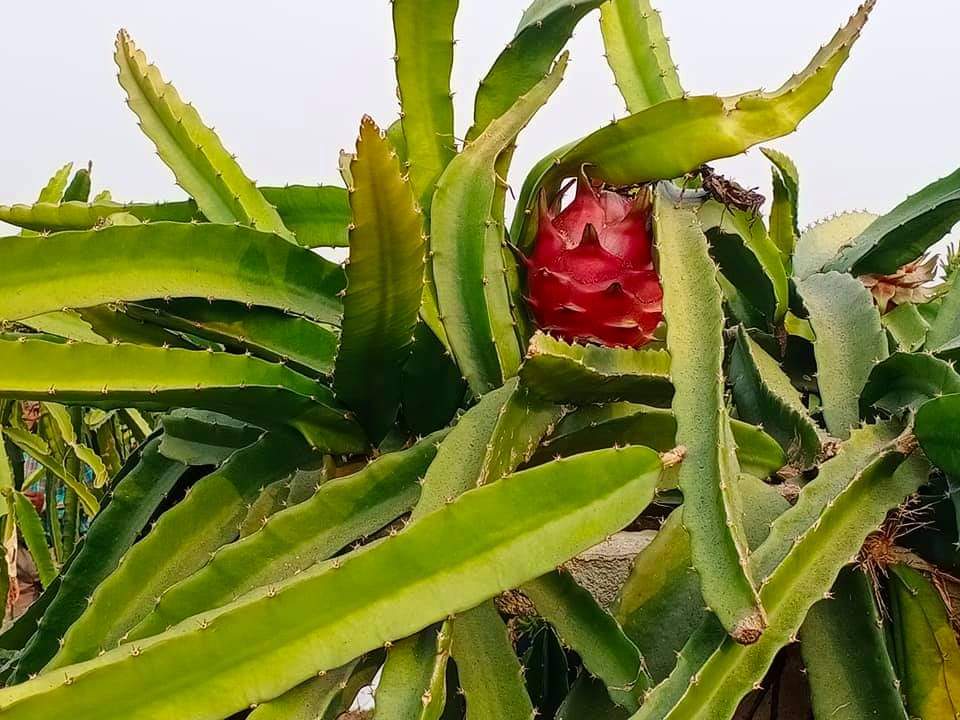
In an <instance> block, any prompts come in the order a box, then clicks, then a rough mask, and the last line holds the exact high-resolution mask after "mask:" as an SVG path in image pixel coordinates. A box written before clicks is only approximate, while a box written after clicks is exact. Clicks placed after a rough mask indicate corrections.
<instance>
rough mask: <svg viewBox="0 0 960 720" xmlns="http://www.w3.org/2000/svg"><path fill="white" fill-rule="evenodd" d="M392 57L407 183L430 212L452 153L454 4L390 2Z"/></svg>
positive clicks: (443, 1)
mask: <svg viewBox="0 0 960 720" xmlns="http://www.w3.org/2000/svg"><path fill="white" fill-rule="evenodd" d="M392 5H393V30H394V36H395V38H396V53H395V54H394V56H393V59H394V62H395V64H396V71H397V86H398V95H399V96H400V110H401V113H400V122H401V125H402V127H403V137H404V140H405V145H406V147H405V150H406V162H407V166H408V167H409V168H410V180H411V182H412V183H413V188H414V191H415V193H416V195H417V197H418V199H419V200H420V204H421V205H422V206H423V207H424V208H427V209H429V207H430V198H431V196H432V195H433V189H434V187H435V186H436V183H437V180H438V179H439V178H440V175H441V174H442V173H443V171H444V169H445V168H446V167H447V164H448V163H449V162H450V161H451V160H452V159H453V157H454V156H455V155H456V154H457V145H456V141H455V140H454V129H453V93H451V92H450V74H451V72H452V70H453V44H454V40H453V24H454V20H455V19H456V16H457V8H458V6H459V2H458V0H395V1H394V2H393V3H392Z"/></svg>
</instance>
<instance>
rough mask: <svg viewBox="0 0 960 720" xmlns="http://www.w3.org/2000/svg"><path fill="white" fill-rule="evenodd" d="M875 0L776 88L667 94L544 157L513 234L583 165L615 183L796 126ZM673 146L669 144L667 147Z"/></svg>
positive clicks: (737, 148)
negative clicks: (539, 198)
mask: <svg viewBox="0 0 960 720" xmlns="http://www.w3.org/2000/svg"><path fill="white" fill-rule="evenodd" d="M874 4H875V0H867V2H865V3H864V4H863V5H862V6H861V7H860V9H859V10H858V11H857V13H856V14H855V15H854V16H853V17H852V18H851V19H850V22H849V23H847V25H846V26H845V27H843V28H841V29H840V30H839V31H838V32H837V34H836V35H835V36H834V37H833V39H832V40H831V41H830V42H829V43H828V44H827V45H825V46H824V47H823V48H821V49H820V51H819V52H818V53H817V54H816V55H815V56H814V57H813V59H812V60H811V61H810V63H809V64H808V65H807V67H806V68H804V69H803V70H802V71H801V72H799V73H798V74H796V75H793V76H792V77H791V78H790V79H789V80H788V81H787V82H786V83H784V84H783V85H782V86H781V87H780V88H778V89H777V90H775V91H773V92H763V91H755V92H750V93H745V94H743V95H735V96H733V97H726V98H721V97H717V96H709V95H708V96H694V97H687V96H684V97H681V98H677V99H675V100H668V101H666V102H662V103H660V104H658V105H654V106H653V107H651V108H648V109H646V110H643V111H641V112H639V113H635V114H634V115H630V116H629V117H626V118H624V119H622V120H617V121H616V122H614V123H612V124H610V125H607V126H606V127H604V128H601V129H600V130H597V131H596V132H594V133H592V134H591V135H588V136H587V137H585V138H583V139H582V140H580V141H578V142H576V143H573V144H571V145H568V146H566V147H565V148H563V149H562V150H559V151H557V152H555V153H553V154H552V155H551V156H550V157H549V158H544V160H543V161H541V162H540V163H538V164H537V165H536V166H535V167H534V168H533V170H531V172H530V173H529V174H528V175H527V178H526V180H525V181H524V184H523V189H522V191H521V192H520V196H519V198H518V200H517V208H518V212H517V215H516V218H515V222H514V225H513V232H512V233H511V237H512V238H513V241H514V243H516V244H517V245H518V246H519V247H521V248H524V247H526V246H527V245H528V241H529V237H530V234H531V227H530V226H532V225H535V223H527V222H526V218H527V217H528V214H527V213H526V210H527V209H529V208H531V207H532V205H533V202H534V199H535V197H536V194H537V193H538V192H539V190H540V188H541V187H547V188H550V189H551V190H553V189H555V188H556V187H557V186H558V183H559V181H560V180H561V179H562V178H563V177H567V176H572V175H576V174H577V173H578V172H579V171H580V167H581V166H582V165H584V164H585V163H586V164H589V165H590V166H591V172H592V175H593V176H595V177H597V178H600V179H603V180H605V181H607V182H609V183H613V184H619V185H625V184H630V183H636V182H644V181H650V180H659V179H662V178H675V177H680V176H681V175H683V174H684V173H688V172H691V171H693V170H696V169H697V168H698V167H699V166H700V165H702V164H703V163H705V162H709V161H711V160H715V159H717V158H723V157H730V156H733V155H739V154H740V153H742V152H744V151H745V150H747V149H748V148H750V147H752V146H754V145H757V144H759V143H763V142H766V141H768V140H772V139H774V138H777V137H781V136H783V135H787V134H789V133H791V132H793V131H794V130H795V129H796V127H797V125H798V123H799V122H800V121H801V120H803V118H804V117H806V116H807V115H808V114H810V113H811V112H813V110H814V109H816V108H817V106H819V105H820V104H821V103H822V102H823V101H824V100H825V99H826V98H827V96H828V95H829V94H830V91H831V89H832V87H833V82H834V80H835V78H836V76H837V74H838V73H839V71H840V68H841V67H842V66H843V64H844V63H845V62H846V60H847V57H849V54H850V49H851V47H852V45H853V43H854V42H856V40H857V38H858V37H859V35H860V31H861V30H862V28H863V26H864V23H866V21H867V17H868V16H869V14H870V11H871V10H872V9H873V6H874ZM667 146H669V147H670V148H671V151H670V152H663V149H664V148H665V147H667Z"/></svg>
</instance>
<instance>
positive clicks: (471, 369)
mask: <svg viewBox="0 0 960 720" xmlns="http://www.w3.org/2000/svg"><path fill="white" fill-rule="evenodd" d="M566 64H567V58H566V56H565V55H564V56H561V57H560V59H558V60H557V62H556V64H555V65H554V67H553V69H552V70H551V72H550V74H548V75H547V76H546V77H544V78H543V79H542V80H541V81H540V82H539V83H537V85H536V86H534V87H533V88H532V89H531V90H530V92H528V93H527V94H525V95H524V96H523V97H522V98H520V99H518V100H517V102H516V103H515V104H514V105H513V106H512V107H511V108H510V110H508V111H507V112H506V113H505V114H503V115H502V116H500V117H499V118H497V119H496V120H494V121H493V122H491V123H490V125H489V126H488V127H487V128H486V130H484V132H483V133H482V134H481V135H480V136H479V137H478V138H477V139H476V140H474V141H473V142H472V143H471V144H470V145H469V146H468V147H467V148H466V149H464V151H463V152H462V153H461V154H460V155H458V156H457V157H456V158H455V159H454V160H453V161H452V162H451V163H450V165H449V166H448V168H447V170H446V172H444V174H443V177H441V179H440V182H439V183H438V184H437V191H436V195H435V197H434V203H433V209H432V228H431V242H430V248H431V254H432V258H433V260H432V264H433V272H434V279H435V282H436V286H437V293H438V298H439V301H440V315H441V320H442V321H443V326H444V328H445V330H446V333H447V337H448V339H449V341H450V346H451V348H452V350H453V355H454V358H455V359H456V361H457V364H458V366H459V367H460V371H461V372H462V373H463V375H464V377H465V378H466V380H467V382H468V384H469V385H470V389H471V390H472V391H473V394H474V395H475V396H477V397H479V396H481V395H483V394H484V393H486V392H488V391H490V390H491V389H493V388H495V387H497V386H499V385H500V384H502V382H503V380H504V379H506V378H510V377H512V376H513V375H514V374H516V371H517V368H518V367H519V365H520V347H519V345H518V342H517V336H516V333H515V331H514V328H513V320H512V315H511V312H510V298H509V294H508V292H507V286H506V282H505V280H504V277H503V256H502V255H501V254H500V253H501V244H502V242H503V228H502V227H501V226H500V225H499V224H498V223H499V222H500V220H498V218H495V217H492V216H491V210H492V208H493V202H494V195H495V193H496V189H497V183H498V182H499V181H498V179H497V175H496V172H495V164H496V160H497V156H498V155H499V154H500V153H501V152H502V151H503V150H504V149H505V148H506V147H508V146H509V145H510V144H511V143H512V142H513V139H514V138H515V137H516V136H517V134H518V133H519V132H520V131H521V130H522V129H523V127H524V126H525V125H526V124H527V123H528V122H529V121H530V119H531V118H532V117H533V115H534V113H536V111H537V110H539V109H540V107H542V106H543V104H544V103H546V101H547V100H548V99H549V97H550V95H551V94H552V93H553V91H554V90H555V89H556V88H557V86H558V85H559V84H560V81H561V80H562V78H563V72H564V70H565V69H566Z"/></svg>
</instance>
